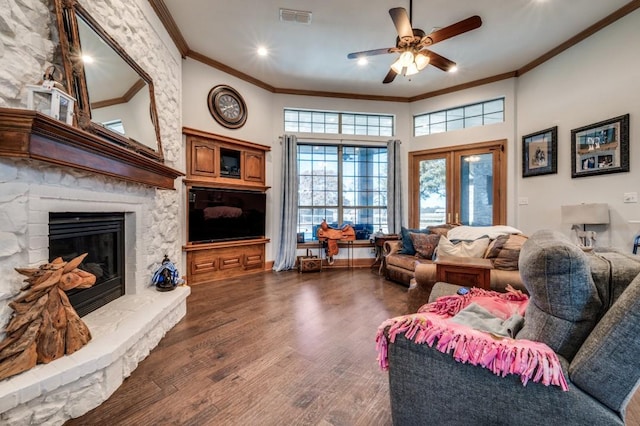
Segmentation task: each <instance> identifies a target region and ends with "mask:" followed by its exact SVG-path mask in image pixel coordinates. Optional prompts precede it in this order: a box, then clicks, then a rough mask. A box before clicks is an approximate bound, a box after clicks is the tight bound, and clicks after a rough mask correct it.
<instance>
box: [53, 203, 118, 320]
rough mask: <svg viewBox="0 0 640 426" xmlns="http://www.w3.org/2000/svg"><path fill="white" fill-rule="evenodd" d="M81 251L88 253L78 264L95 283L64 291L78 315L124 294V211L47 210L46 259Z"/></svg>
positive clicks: (65, 256) (66, 259)
mask: <svg viewBox="0 0 640 426" xmlns="http://www.w3.org/2000/svg"><path fill="white" fill-rule="evenodd" d="M82 253H88V254H87V257H85V258H84V261H83V262H82V263H81V264H80V266H79V268H80V269H83V270H85V271H87V272H90V273H92V274H94V275H95V276H96V283H95V284H94V285H93V286H92V287H90V288H87V289H80V290H77V289H74V290H70V291H68V292H67V296H68V297H69V301H70V302H71V304H72V305H73V307H74V308H75V310H76V311H77V312H78V315H80V316H83V315H86V314H88V313H89V312H92V311H95V310H96V309H98V308H100V307H101V306H104V305H106V304H107V303H109V302H111V301H112V300H115V299H117V298H118V297H120V296H122V295H123V294H124V213H49V260H53V259H55V258H56V257H62V259H63V260H65V261H69V260H71V259H73V258H74V257H76V256H79V255H81V254H82Z"/></svg>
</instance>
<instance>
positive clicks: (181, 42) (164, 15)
mask: <svg viewBox="0 0 640 426" xmlns="http://www.w3.org/2000/svg"><path fill="white" fill-rule="evenodd" d="M149 3H151V6H152V7H153V9H154V10H155V12H156V14H157V15H158V18H159V19H160V21H161V22H162V24H163V25H164V27H165V28H166V30H167V32H168V33H169V35H170V36H171V38H172V40H173V42H174V43H175V44H176V47H177V48H178V50H179V51H180V53H181V55H182V57H183V58H186V57H189V58H191V59H194V60H196V61H199V62H202V63H203V64H206V65H209V66H211V67H213V68H216V69H218V70H220V71H223V72H225V73H227V74H230V75H232V76H234V77H237V78H239V79H241V80H244V81H246V82H248V83H251V84H253V85H255V86H257V87H260V88H262V89H264V90H267V91H269V92H271V93H278V94H287V95H298V96H318V97H325V98H343V99H356V100H368V101H388V102H407V103H409V102H415V101H419V100H423V99H428V98H433V97H435V96H440V95H445V94H449V93H454V92H458V91H460V90H465V89H470V88H473V87H477V86H482V85H485V84H488V83H493V82H496V81H500V80H506V79H509V78H514V77H520V76H521V75H523V74H525V73H527V72H529V71H531V70H532V69H534V68H536V67H538V66H539V65H541V64H543V63H545V62H547V61H548V60H550V59H551V58H553V57H554V56H556V55H558V54H560V53H562V52H564V51H565V50H567V49H569V48H571V47H572V46H575V45H576V44H578V43H580V42H581V41H583V40H585V39H586V38H588V37H590V36H592V35H593V34H595V33H597V32H598V31H600V30H601V29H603V28H605V27H607V26H609V25H611V24H613V23H614V22H616V21H618V20H619V19H621V18H623V17H625V16H627V15H628V14H629V13H631V12H633V11H635V10H636V9H638V8H640V0H632V1H630V2H629V3H627V4H626V5H624V6H622V7H621V8H620V9H618V10H616V11H615V12H613V13H611V14H609V15H608V16H606V17H604V18H603V19H601V20H599V21H598V22H596V23H595V24H593V25H591V26H590V27H589V28H587V29H585V30H584V31H581V32H580V33H578V34H576V35H575V36H573V37H571V38H570V39H568V40H567V41H565V42H563V43H562V44H560V45H558V46H556V47H555V48H553V49H551V50H549V51H548V52H547V53H545V54H543V55H541V56H540V57H538V58H536V59H534V60H533V61H531V62H529V63H528V64H526V65H524V66H522V67H520V68H518V69H517V70H514V71H509V72H506V73H503V74H498V75H494V76H490V77H486V78H482V79H479V80H475V81H471V82H468V83H463V84H459V85H456V86H451V87H447V88H444V89H439V90H434V91H432V92H427V93H423V94H420V95H416V96H410V97H401V96H382V95H366V94H357V93H341V92H323V91H315V90H300V89H288V88H278V87H274V86H272V85H270V84H267V83H265V82H264V81H262V80H258V79H257V78H255V77H252V76H250V75H248V74H245V73H243V72H241V71H238V70H236V69H234V68H231V67H230V66H227V65H225V64H223V63H221V62H218V61H216V60H214V59H212V58H210V57H208V56H206V55H203V54H202V53H198V52H195V51H193V50H191V49H190V48H189V46H188V45H187V42H186V41H185V39H184V37H183V36H182V33H181V32H180V29H179V28H178V26H177V25H176V23H175V21H174V20H173V17H172V16H171V13H169V10H168V9H167V6H166V5H165V4H164V1H163V0H149Z"/></svg>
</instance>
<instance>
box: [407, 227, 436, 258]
mask: <svg viewBox="0 0 640 426" xmlns="http://www.w3.org/2000/svg"><path fill="white" fill-rule="evenodd" d="M409 236H410V237H411V241H412V242H413V247H414V248H415V249H416V256H418V257H421V258H423V259H433V253H434V252H435V251H436V247H437V246H438V240H440V235H438V234H418V233H415V232H410V233H409Z"/></svg>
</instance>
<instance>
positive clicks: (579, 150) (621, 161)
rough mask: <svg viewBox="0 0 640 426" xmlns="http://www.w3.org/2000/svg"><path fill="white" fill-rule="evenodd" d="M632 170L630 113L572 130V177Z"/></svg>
mask: <svg viewBox="0 0 640 426" xmlns="http://www.w3.org/2000/svg"><path fill="white" fill-rule="evenodd" d="M628 171H629V114H626V115H621V116H620V117H615V118H611V119H609V120H605V121H601V122H599V123H594V124H590V125H588V126H584V127H580V128H578V129H573V130H572V131H571V177H572V178H577V177H583V176H593V175H600V174H605V173H619V172H628Z"/></svg>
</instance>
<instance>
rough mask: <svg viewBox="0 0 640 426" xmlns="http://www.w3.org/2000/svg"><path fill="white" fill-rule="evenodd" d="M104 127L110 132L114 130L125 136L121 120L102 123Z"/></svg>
mask: <svg viewBox="0 0 640 426" xmlns="http://www.w3.org/2000/svg"><path fill="white" fill-rule="evenodd" d="M102 125H103V126H104V127H106V128H107V129H109V130H113V131H114V132H118V133H120V134H121V135H124V134H125V132H124V124H122V120H120V119H117V120H111V121H105V122H104V123H102Z"/></svg>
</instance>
